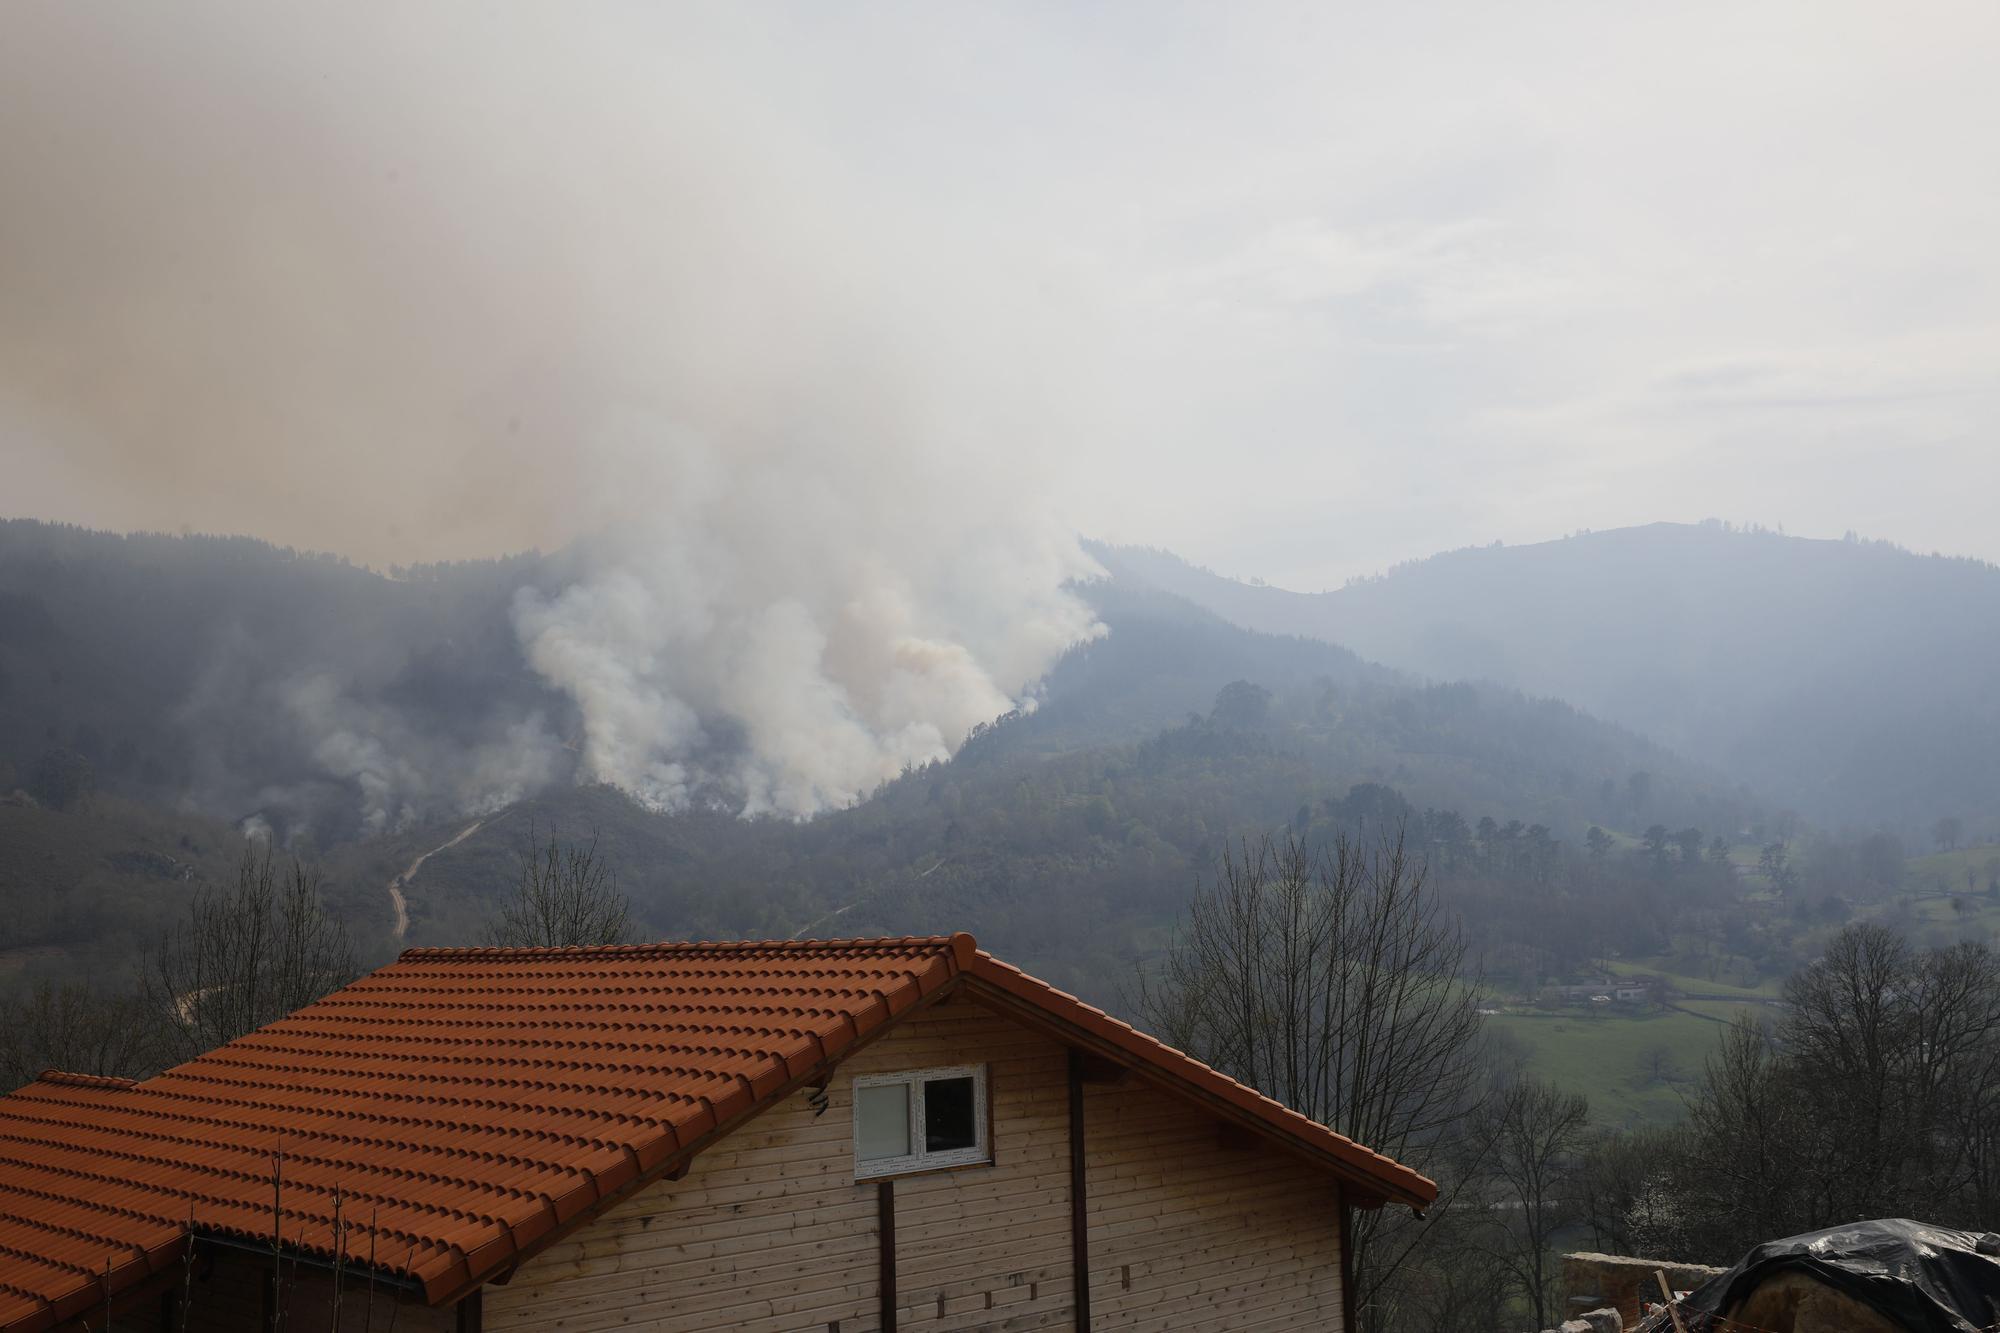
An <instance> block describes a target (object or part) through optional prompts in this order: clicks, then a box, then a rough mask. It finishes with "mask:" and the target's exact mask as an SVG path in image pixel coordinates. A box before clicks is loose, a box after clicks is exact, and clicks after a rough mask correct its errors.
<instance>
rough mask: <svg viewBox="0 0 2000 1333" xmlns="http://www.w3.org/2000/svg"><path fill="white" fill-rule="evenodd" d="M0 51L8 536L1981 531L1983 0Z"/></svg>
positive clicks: (1524, 8)
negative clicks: (851, 517)
mask: <svg viewBox="0 0 2000 1333" xmlns="http://www.w3.org/2000/svg"><path fill="white" fill-rule="evenodd" d="M4 22H5V25H6V26H5V39H4V40H0V191H4V200H0V458H4V462H5V469H4V474H0V513H8V514H19V515H29V516H36V517H49V518H63V519H70V520H74V521H78V522H85V523H90V524H93V525H102V526H112V527H136V526H143V527H155V528H167V529H176V528H180V527H182V526H191V527H194V528H198V529H208V530H235V531H250V532H255V533H257V534H259V535H264V536H269V537H273V538H277V539H279V540H283V541H290V542H294V543H297V544H301V545H309V546H315V547H328V548H333V549H339V550H344V551H348V552H350V553H352V554H355V555H357V556H360V557H363V558H367V559H370V560H373V561H377V562H387V561H391V560H400V559H409V558H427V557H435V556H444V555H461V554H468V553H475V552H482V551H489V550H494V549H499V548H504V547H508V546H514V545H520V544H526V543H530V542H535V543H542V544H548V543H550V542H553V541H559V540H562V539H563V538H564V537H565V536H567V535H569V534H571V533H573V532H575V531H578V530H580V529H581V528H584V527H588V526H591V525H593V524H595V523H598V522H600V521H602V520H603V519H605V518H607V517H631V516H633V515H634V514H635V513H636V514H639V515H641V516H643V515H644V514H645V513H646V512H648V511H649V510H650V509H651V507H652V506H651V504H650V502H649V497H650V496H653V495H657V494H658V491H657V490H656V489H653V488H661V487H664V488H669V489H674V490H676V491H678V490H680V489H681V488H683V486H684V485H685V484H686V483H687V479H686V478H684V477H682V476H680V475H679V474H677V473H676V471H675V469H676V468H677V467H679V466H682V465H683V464H684V463H685V460H687V459H688V458H689V457H690V456H691V455H690V454H689V453H688V451H687V450H685V449H683V448H679V447H674V448H666V449H662V448H659V447H658V444H659V442H660V441H662V440H667V439H672V438H674V437H676V436H677V435H678V434H681V433H684V432H695V433H698V434H700V435H701V436H702V437H703V438H705V439H708V440H710V441H712V447H711V448H709V449H707V450H704V451H700V452H699V456H700V457H701V458H703V459H705V460H708V461H707V462H705V463H704V464H703V466H723V467H727V466H728V463H727V461H726V460H727V459H728V458H729V457H731V455H732V451H736V450H745V451H750V452H753V453H756V454H757V455H758V456H759V457H761V458H764V459H766V460H768V459H770V458H773V457H775V458H778V459H781V460H782V459H784V458H787V457H789V455H786V454H784V453H783V452H779V453H777V454H773V453H771V452H770V451H771V450H772V449H773V448H775V447H777V446H774V445H773V444H772V443H771V442H772V441H774V440H778V441H784V442H786V443H785V445H784V447H785V448H791V449H807V450H818V449H821V448H825V449H828V450H831V451H832V453H830V454H829V455H828V456H829V457H831V458H834V459H836V460H839V461H840V464H841V468H842V470H847V469H848V467H849V465H850V464H851V465H852V468H853V469H854V470H857V471H859V472H861V473H863V474H865V475H867V476H868V478H869V480H868V484H869V485H870V486H871V487H886V488H889V489H890V490H891V491H892V492H897V491H903V490H904V488H907V489H906V494H907V505H908V507H909V509H910V510H911V511H912V512H913V513H914V512H916V511H928V510H930V509H931V508H933V506H932V505H931V498H932V497H934V496H936V495H938V494H941V493H942V491H943V490H944V489H956V490H958V491H965V490H968V489H971V490H973V491H974V492H975V493H976V494H977V495H979V496H980V497H982V498H987V497H990V503H991V504H994V505H1031V506H1036V507H1038V508H1039V507H1042V506H1046V507H1047V509H1048V511H1049V512H1050V513H1051V514H1052V515H1054V516H1055V518H1056V519H1057V520H1058V521H1060V522H1062V523H1066V524H1069V525H1071V526H1073V527H1074V528H1075V529H1077V530H1079V531H1082V532H1084V533H1086V534H1089V535H1094V536H1102V537H1108V538H1111V539H1114V540H1120V541H1131V542H1143V543H1149V544H1154V545H1162V546H1167V547H1171V548H1173V549H1175V550H1178V551H1180V552H1181V553H1183V554H1185V555H1187V556H1189V557H1191V558H1193V559H1195V560H1197V561H1200V562H1202V563H1206V564H1210V565H1212V566H1214V567H1216V568H1218V569H1221V570H1223V571H1225V572H1229V573H1236V574H1261V575H1263V576H1265V577H1268V578H1270V579H1271V580H1273V581H1274V582H1281V583H1288V584H1291V585H1294V586H1302V587H1309V588H1310V587H1319V586H1324V585H1327V584H1331V583H1337V582H1338V581H1339V580H1340V579H1342V578H1344V577H1346V576H1347V575H1349V574H1353V573H1357V572H1367V571H1371V570H1375V569H1378V568H1381V567H1383V566H1385V565H1387V564H1389V563H1392V562H1394V561H1396V560H1400V559H1404V558H1408V557H1411V556H1416V555H1422V554H1426V553H1429V552H1431V551H1434V550H1438V549H1442V548H1447V547H1453V546H1459V545H1464V544H1468V543H1474V542H1485V541H1490V540H1492V539H1494V538H1502V539H1505V540H1507V541H1510V542H1513V541H1531V540H1538V539H1542V538H1547V537H1553V536H1557V535H1560V534H1562V533H1564V532H1566V531H1570V530H1573V529H1576V528H1581V527H1594V528H1605V527H1614V526H1620V525H1624V524H1629V523H1638V522H1646V521H1650V520H1654V519H1679V520H1693V519H1697V518H1700V517H1703V516H1705V515H1719V516H1722V517H1727V518H1733V519H1745V520H1755V521H1760V522H1764V523H1766V524H1778V523H1782V524H1784V525H1785V526H1786V528H1787V529H1788V530H1790V531H1794V532H1804V533H1810V534H1815V535H1828V536H1837V535H1839V534H1840V533H1841V532H1842V531H1844V530H1846V529H1849V528H1853V529H1857V530H1859V531H1860V532H1862V533H1863V534H1864V535H1868V536H1879V537H1888V538H1892V539H1895V540H1897V541H1900V542H1903V543H1905V544H1907V545H1910V546H1913V547H1916V548H1918V549H1921V550H1930V549H1934V548H1935V549H1942V550H1945V551H1950V552H1959V553H1968V554H1976V555H1981V556H1985V557H1987V558H1990V559H2000V525H1996V524H1995V523H1994V522H1993V521H1992V519H1991V513H1992V511H1993V509H1994V507H1995V504H1996V499H2000V246H1996V245H1995V243H1994V238H1995V237H1996V236H2000V153H1996V152H1995V151H1994V145H1993V136H1994V132H1995V127H1996V126H2000V80H1997V79H1995V78H1994V77H1993V69H1994V68H1995V65H1996V61H2000V6H1995V5H1993V4H1991V3H1987V2H1986V0H1968V2H1967V3H1962V4H1951V3H1921V2H1919V3H1910V4H1902V5H1893V6H1890V5H1882V4H1879V3H1867V4H1845V3H1834V2H1831V0H1813V2H1812V3H1798V4H1755V3H1743V2H1742V0H1733V2H1732V3H1720V4H1707V3H1683V4H1674V5H1654V6H1638V5H1607V4H1602V3H1577V4H1538V3H1515V4H1504V5H1497V4H1492V3H1477V4H1462V5H1461V4H1416V5H1410V4H1387V3H1372V4H1367V5H1353V4H1346V5H1342V4H1311V5H1308V4H1291V5H1248V4H1242V3H1230V4H1226V5H1224V4H1213V5H1206V6H1174V5H1167V4H1161V3H1141V4H1130V5H1119V4H1100V5H1083V4H1050V5H1046V6H1033V5H1000V4H983V5H977V6H971V5H964V6H961V5H949V4H931V3H926V4H911V5H905V6H876V5H831V4H823V3H817V2H815V3H811V4H802V5H798V6H778V5H766V6H761V7H756V8H745V7H741V6H734V5H728V6H723V5H718V6H702V7H691V6H672V5H660V4H646V5H638V6H632V7H623V6H614V5H605V4H596V5H588V4H585V5H562V6H556V5H535V6H508V5H493V4H478V5H464V6H460V5H442V4H425V5H418V6H393V7H392V6H355V5H334V4H324V5H287V6H282V7H280V6H270V5H267V4H263V3H258V4H247V3H246V4H241V5H222V4H214V3H208V2H207V0H200V2H198V3H197V2H194V0H189V2H185V3H179V4H175V5H171V6H162V5H156V4H151V3H146V4H136V3H135V4H132V5H130V6H124V7H121V6H119V5H116V4H110V3H105V4H93V5H89V6H79V5H74V4H69V3H48V4H39V3H27V2H24V0H16V3H13V4H10V5H9V6H8V7H7V10H6V14H5V19H4ZM892 436H893V437H894V438H895V440H896V441H897V442H896V443H895V444H893V445H891V446H886V447H885V448H884V449H882V450H881V451H880V452H879V453H878V451H877V449H876V444H875V442H876V440H878V439H887V438H890V437H892ZM823 441H825V442H826V443H823ZM926 457H928V458H929V459H931V460H932V463H933V464H935V465H934V466H927V467H925V469H924V471H923V475H921V476H912V475H910V474H909V468H910V466H911V463H910V460H911V459H913V458H916V459H924V458H926ZM716 459H722V460H724V461H723V462H721V463H720V464H717V463H716V462H715V460H716ZM870 460H873V461H872V462H871V461H870ZM960 463H963V464H964V466H963V467H961V466H959V464H960ZM988 488H990V490H989V489H988ZM696 489H697V490H698V489H699V487H698V486H697V487H696ZM962 507H963V500H962V498H961V500H960V502H959V503H958V504H957V505H955V506H954V507H953V509H952V510H950V511H948V512H956V511H957V509H959V508H962Z"/></svg>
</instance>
